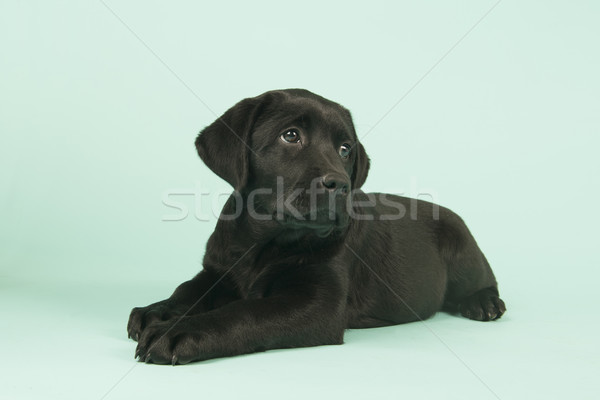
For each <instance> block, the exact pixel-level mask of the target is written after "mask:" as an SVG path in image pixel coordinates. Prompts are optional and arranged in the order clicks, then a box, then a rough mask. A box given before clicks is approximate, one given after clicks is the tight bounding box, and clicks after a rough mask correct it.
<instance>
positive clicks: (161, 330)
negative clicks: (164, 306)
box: [135, 318, 207, 365]
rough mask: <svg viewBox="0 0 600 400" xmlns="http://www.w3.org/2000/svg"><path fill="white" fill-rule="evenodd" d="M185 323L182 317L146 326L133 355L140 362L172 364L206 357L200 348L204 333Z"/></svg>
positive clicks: (185, 362)
mask: <svg viewBox="0 0 600 400" xmlns="http://www.w3.org/2000/svg"><path fill="white" fill-rule="evenodd" d="M187 325H188V324H187V321H186V319H185V318H183V319H175V320H171V321H164V322H156V323H154V324H152V325H150V326H148V327H147V328H146V329H145V330H144V331H143V332H142V334H141V336H140V338H139V340H138V345H137V348H136V350H135V357H136V358H138V357H139V359H138V361H140V362H145V363H154V364H172V365H176V364H187V363H189V362H192V361H198V360H201V359H204V358H207V357H202V353H203V352H202V350H201V348H200V344H201V343H202V341H203V340H204V338H203V336H204V335H203V334H202V332H201V331H200V330H197V329H189V327H188V326H187Z"/></svg>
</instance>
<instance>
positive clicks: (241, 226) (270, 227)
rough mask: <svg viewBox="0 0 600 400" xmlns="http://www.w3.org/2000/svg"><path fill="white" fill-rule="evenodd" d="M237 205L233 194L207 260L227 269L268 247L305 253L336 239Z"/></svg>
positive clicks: (209, 243) (212, 236)
mask: <svg viewBox="0 0 600 400" xmlns="http://www.w3.org/2000/svg"><path fill="white" fill-rule="evenodd" d="M236 207H237V204H236V198H235V196H233V195H232V196H231V197H230V198H229V199H228V200H227V202H226V204H225V206H224V207H223V210H222V211H221V215H220V216H219V220H218V221H217V225H216V227H215V230H214V232H213V234H212V235H211V237H210V239H209V241H208V243H207V246H206V254H205V259H204V262H205V263H207V262H208V263H210V264H212V265H215V266H219V267H221V268H226V267H227V266H228V265H233V264H234V263H237V262H240V259H242V258H244V259H246V258H247V257H249V258H256V257H258V255H259V254H260V253H264V252H265V251H266V252H268V248H269V247H275V248H277V249H278V251H279V252H281V251H284V252H287V251H289V253H290V254H294V253H303V254H304V253H306V252H307V250H308V251H309V252H312V251H318V249H319V248H321V247H323V246H325V245H331V243H332V242H335V241H336V240H337V236H336V235H335V234H332V235H330V236H328V237H318V236H317V235H316V233H315V232H314V231H313V230H311V229H308V228H306V229H293V228H290V227H289V226H286V225H284V224H282V223H281V222H279V221H277V220H276V219H274V218H269V219H257V218H255V217H253V216H251V215H250V213H249V212H248V210H247V209H246V208H245V207H243V208H242V209H241V210H238V209H237V208H236ZM241 233H243V234H241ZM217 249H221V250H217ZM222 249H228V251H227V254H222ZM217 251H219V254H216V252H217Z"/></svg>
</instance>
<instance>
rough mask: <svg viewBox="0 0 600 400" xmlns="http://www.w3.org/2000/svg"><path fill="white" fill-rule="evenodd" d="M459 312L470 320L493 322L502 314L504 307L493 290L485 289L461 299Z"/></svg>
mask: <svg viewBox="0 0 600 400" xmlns="http://www.w3.org/2000/svg"><path fill="white" fill-rule="evenodd" d="M459 311H460V313H461V314H462V315H463V316H464V317H466V318H469V319H472V320H476V321H493V320H495V319H498V318H500V317H501V316H502V314H504V312H505V311H506V306H505V305H504V301H502V299H501V298H500V297H498V292H497V290H496V289H495V288H486V289H482V290H480V291H478V292H476V293H474V294H472V295H471V296H468V297H466V298H465V299H463V300H462V301H461V302H460V305H459Z"/></svg>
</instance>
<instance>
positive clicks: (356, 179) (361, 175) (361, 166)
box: [351, 141, 371, 189]
mask: <svg viewBox="0 0 600 400" xmlns="http://www.w3.org/2000/svg"><path fill="white" fill-rule="evenodd" d="M354 150H355V151H356V160H355V161H354V169H353V170H352V178H351V179H352V189H360V187H361V186H362V185H363V184H364V183H365V181H366V180H367V175H368V174H369V167H370V166H371V161H370V160H369V156H367V152H366V151H365V148H364V147H363V145H362V144H361V143H360V142H359V141H357V142H356V144H355V145H354Z"/></svg>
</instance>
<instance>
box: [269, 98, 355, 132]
mask: <svg viewBox="0 0 600 400" xmlns="http://www.w3.org/2000/svg"><path fill="white" fill-rule="evenodd" d="M258 125H261V126H262V127H264V128H270V129H276V130H278V129H286V128H288V127H291V126H294V125H296V126H300V127H303V128H306V129H311V130H313V129H315V128H318V130H320V131H323V132H331V133H346V134H352V121H351V120H350V115H349V113H348V111H346V110H345V109H344V108H343V107H342V106H340V105H339V104H337V103H334V102H332V101H329V100H327V99H324V98H321V97H320V96H315V97H306V96H301V95H291V96H290V95H287V96H284V97H280V98H277V99H276V100H275V101H272V102H271V103H270V104H269V105H268V106H267V107H266V109H265V110H264V112H263V113H262V115H261V117H260V118H259V120H258Z"/></svg>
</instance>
